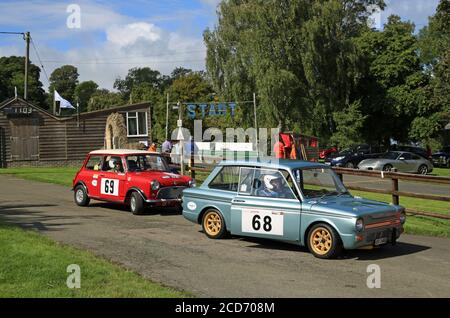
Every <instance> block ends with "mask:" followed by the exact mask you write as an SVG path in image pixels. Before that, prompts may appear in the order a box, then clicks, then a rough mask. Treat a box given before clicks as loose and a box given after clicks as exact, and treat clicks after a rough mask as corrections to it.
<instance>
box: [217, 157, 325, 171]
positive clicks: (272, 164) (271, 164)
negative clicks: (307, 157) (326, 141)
mask: <svg viewBox="0 0 450 318" xmlns="http://www.w3.org/2000/svg"><path fill="white" fill-rule="evenodd" d="M219 165H221V166H236V165H238V166H253V167H254V166H256V167H262V168H274V169H300V168H329V166H327V165H325V164H322V163H317V162H311V161H304V160H289V159H274V158H259V159H249V160H224V161H221V162H220V163H219Z"/></svg>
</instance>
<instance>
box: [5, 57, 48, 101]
mask: <svg viewBox="0 0 450 318" xmlns="http://www.w3.org/2000/svg"><path fill="white" fill-rule="evenodd" d="M40 71H41V70H40V69H39V67H38V66H36V65H34V64H33V63H30V65H29V68H28V72H29V73H28V100H29V101H30V102H32V103H34V104H35V105H37V106H40V107H42V108H44V109H48V108H49V107H48V104H47V103H46V100H45V99H46V94H45V92H44V89H43V88H42V83H41V81H40V80H39V77H40ZM24 79H25V58H24V57H19V56H9V57H0V101H1V102H2V101H4V100H5V99H8V98H11V97H14V88H15V87H16V88H17V95H18V96H19V97H23V90H24Z"/></svg>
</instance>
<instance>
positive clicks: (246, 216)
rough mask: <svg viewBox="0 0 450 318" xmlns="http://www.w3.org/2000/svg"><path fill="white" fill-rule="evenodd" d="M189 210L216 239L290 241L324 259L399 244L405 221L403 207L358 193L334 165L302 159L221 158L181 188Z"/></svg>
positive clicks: (185, 211) (187, 213)
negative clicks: (200, 180)
mask: <svg viewBox="0 0 450 318" xmlns="http://www.w3.org/2000/svg"><path fill="white" fill-rule="evenodd" d="M183 215H184V217H185V218H186V219H188V220H190V221H192V222H195V223H198V224H202V227H203V231H204V233H205V234H206V235H207V236H208V237H209V238H212V239H219V238H222V237H224V236H226V235H227V234H230V233H231V234H233V235H238V236H252V237H260V238H268V239H274V240H280V241H286V242H291V243H294V244H299V245H304V246H308V248H309V250H310V251H311V252H312V253H313V254H314V256H316V257H319V258H333V257H335V256H337V255H338V254H339V253H340V252H341V251H342V249H343V248H344V249H356V248H360V247H365V246H378V245H385V244H388V243H392V244H395V242H396V240H397V239H398V237H399V236H400V234H401V233H403V224H404V223H405V220H406V216H405V212H404V208H403V207H401V206H398V205H391V204H387V203H382V202H377V201H372V200H366V199H362V198H359V197H353V196H352V195H351V194H350V193H349V192H348V191H347V189H346V188H345V186H344V185H343V183H342V182H341V180H340V178H339V177H338V176H337V175H336V173H335V172H334V171H333V170H332V169H331V168H330V167H328V166H326V165H322V164H317V163H312V162H306V161H298V160H276V161H267V162H262V161H261V162H259V161H254V162H252V161H250V162H249V161H242V162H241V161H223V162H221V163H220V164H219V165H218V166H216V167H215V168H214V170H213V171H212V172H211V174H210V175H209V176H208V178H207V179H206V180H205V182H204V183H203V184H202V185H201V186H200V187H197V188H189V189H186V190H184V191H183Z"/></svg>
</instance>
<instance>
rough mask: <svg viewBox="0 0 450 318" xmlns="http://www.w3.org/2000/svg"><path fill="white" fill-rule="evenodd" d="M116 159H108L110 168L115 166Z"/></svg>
mask: <svg viewBox="0 0 450 318" xmlns="http://www.w3.org/2000/svg"><path fill="white" fill-rule="evenodd" d="M116 163H117V159H110V160H109V162H108V165H109V167H110V168H111V169H114V168H115V167H116Z"/></svg>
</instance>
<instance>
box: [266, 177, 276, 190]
mask: <svg viewBox="0 0 450 318" xmlns="http://www.w3.org/2000/svg"><path fill="white" fill-rule="evenodd" d="M278 178H279V177H277V176H274V175H270V174H268V175H265V176H264V185H265V186H266V188H267V189H269V190H273V185H272V183H271V182H272V181H273V180H276V179H278Z"/></svg>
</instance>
